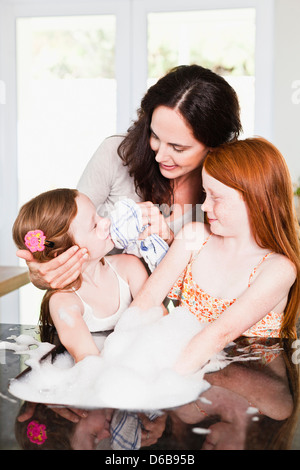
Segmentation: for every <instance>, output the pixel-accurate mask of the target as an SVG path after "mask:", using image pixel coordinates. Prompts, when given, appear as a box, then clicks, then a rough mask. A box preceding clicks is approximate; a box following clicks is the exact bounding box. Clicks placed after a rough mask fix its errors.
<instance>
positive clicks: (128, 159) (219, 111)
mask: <svg viewBox="0 0 300 470" xmlns="http://www.w3.org/2000/svg"><path fill="white" fill-rule="evenodd" d="M158 106H167V107H169V108H171V109H175V108H176V109H178V110H179V111H180V113H181V115H182V116H183V118H184V119H185V121H186V123H187V125H188V126H189V127H190V128H191V129H192V131H193V135H194V137H195V138H196V139H197V140H198V141H199V142H201V143H202V144H204V145H205V146H207V147H217V146H219V145H220V144H222V143H225V142H230V141H232V140H235V139H237V137H238V135H239V133H240V132H241V129H242V126H241V122H240V107H239V102H238V98H237V95H236V93H235V91H234V90H233V88H232V87H231V86H230V85H229V84H228V83H227V82H226V80H225V79H223V78H222V77H221V76H219V75H217V74H215V73H214V72H212V71H211V70H208V69H205V68H203V67H201V66H199V65H181V66H179V67H176V68H175V69H173V70H171V71H170V72H169V73H168V74H167V75H165V76H164V77H163V78H161V79H160V80H158V82H157V83H156V84H155V85H153V86H152V87H151V88H149V90H148V91H147V93H146V95H145V96H144V98H143V100H142V102H141V107H140V109H139V110H138V118H137V120H136V121H135V122H134V123H133V125H132V126H131V127H130V128H129V129H128V134H127V136H126V137H125V139H124V140H123V141H122V143H121V144H120V146H119V149H118V153H119V155H120V157H121V159H122V160H123V162H124V165H126V166H128V169H129V174H130V175H131V176H133V178H134V183H135V189H136V192H137V194H139V196H140V197H141V198H142V200H144V201H148V200H149V201H152V202H153V203H155V204H163V203H165V204H169V205H171V204H172V202H173V201H172V197H171V196H172V180H169V179H167V178H165V177H163V176H162V174H161V173H160V170H159V166H158V164H157V162H156V161H155V153H154V152H153V150H152V149H151V147H150V143H149V139H150V124H151V119H152V114H153V111H154V109H156V108H157V107H158ZM200 186H201V184H200ZM199 202H200V201H199Z"/></svg>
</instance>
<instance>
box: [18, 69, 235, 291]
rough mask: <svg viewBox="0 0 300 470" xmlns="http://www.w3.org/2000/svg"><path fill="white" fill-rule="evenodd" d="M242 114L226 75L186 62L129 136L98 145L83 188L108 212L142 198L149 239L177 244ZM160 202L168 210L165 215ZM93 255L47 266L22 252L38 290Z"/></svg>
mask: <svg viewBox="0 0 300 470" xmlns="http://www.w3.org/2000/svg"><path fill="white" fill-rule="evenodd" d="M239 111H240V110H239V103H238V99H237V96H236V93H235V91H234V90H233V89H232V88H231V86H230V85H229V84H228V83H227V82H226V81H225V80H224V79H223V78H222V77H220V76H218V75H216V74H215V73H213V72H211V71H210V70H207V69H204V68H203V67H201V66H198V65H191V66H179V67H177V68H175V69H173V70H172V71H171V72H170V73H168V74H167V75H166V76H165V77H163V78H161V79H160V80H159V81H158V82H157V83H156V84H155V85H154V86H152V87H151V88H150V89H149V90H148V91H147V93H146V95H145V96H144V98H143V100H142V103H141V108H140V109H139V111H138V118H137V120H136V122H134V124H133V125H132V126H131V127H130V129H129V131H128V134H127V135H126V136H125V137H120V136H118V137H117V136H115V137H111V138H109V139H106V140H105V141H104V143H103V144H102V145H101V146H100V147H99V148H98V150H97V151H96V153H95V154H94V156H93V157H92V159H91V161H90V162H89V163H88V165H87V168H86V169H85V171H84V173H83V175H82V177H81V179H80V181H79V184H78V189H79V190H80V191H81V192H83V193H85V194H87V195H88V196H89V197H90V199H91V200H92V201H93V203H94V204H95V206H96V208H97V211H98V213H99V214H100V215H102V216H107V214H108V213H109V212H110V210H111V209H112V207H113V205H114V203H115V202H116V201H117V200H119V199H121V198H124V197H129V198H132V199H134V200H135V201H137V202H141V203H142V204H141V209H142V213H143V217H144V221H145V223H147V224H149V227H148V230H145V231H144V233H143V237H147V236H148V235H149V234H151V233H157V234H158V235H160V236H161V237H162V238H163V239H164V240H167V241H168V243H169V244H170V243H171V242H172V240H173V236H174V234H176V233H177V232H178V231H179V230H180V229H181V227H182V225H184V224H185V223H186V222H188V221H191V220H193V219H195V210H196V205H197V204H199V203H200V202H201V196H202V189H201V184H199V176H201V167H202V163H203V160H204V159H205V157H206V155H207V153H208V151H209V149H210V148H213V147H217V146H218V145H220V144H222V143H224V142H229V141H232V140H235V139H236V138H237V137H238V135H239V133H240V131H241V123H240V116H239ZM149 201H150V202H149ZM157 205H159V206H160V208H161V207H162V205H164V207H165V208H167V209H168V210H167V211H165V214H164V215H162V214H161V212H160V210H159V208H158V207H157ZM192 208H193V210H192ZM196 212H197V211H196ZM198 218H199V217H198ZM74 253H75V254H74ZM85 253H86V251H85V250H79V249H78V247H72V248H71V249H70V250H69V251H68V252H66V253H64V254H63V255H62V256H61V257H57V258H56V259H55V260H52V261H51V262H50V263H49V264H48V263H47V264H44V265H43V266H40V265H39V264H38V263H35V262H33V258H32V257H31V255H30V253H26V252H24V251H22V252H18V253H17V254H18V256H20V257H23V258H24V259H26V260H27V262H28V267H29V270H30V273H31V279H32V282H33V283H34V284H35V285H36V286H37V287H41V288H47V287H49V286H51V287H52V288H57V287H64V286H65V285H67V284H69V283H70V282H72V280H74V279H76V278H77V277H78V274H79V273H80V269H81V264H82V262H83V260H82V257H83V256H84V254H85Z"/></svg>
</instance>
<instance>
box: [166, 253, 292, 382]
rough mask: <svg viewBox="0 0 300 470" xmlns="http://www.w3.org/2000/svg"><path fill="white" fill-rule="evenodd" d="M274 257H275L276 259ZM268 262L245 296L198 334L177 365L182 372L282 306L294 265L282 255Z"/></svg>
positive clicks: (201, 362) (190, 370)
mask: <svg viewBox="0 0 300 470" xmlns="http://www.w3.org/2000/svg"><path fill="white" fill-rule="evenodd" d="M272 258H273V259H272ZM272 258H270V259H269V260H268V262H265V263H264V266H263V268H262V269H261V271H260V273H259V274H258V275H257V276H256V278H255V279H254V281H253V282H252V284H251V286H250V287H249V288H247V289H246V290H245V292H244V294H243V295H241V297H240V298H239V299H237V300H236V302H235V303H234V304H233V305H231V306H230V307H229V308H228V309H227V310H226V311H225V312H224V313H223V314H222V315H221V316H220V318H218V319H217V320H215V321H214V322H213V323H209V324H208V325H207V326H206V327H205V328H204V329H203V330H202V331H201V332H200V333H198V334H197V335H195V336H194V337H193V338H192V340H191V341H190V342H189V344H188V345H187V347H186V348H185V350H184V351H183V352H182V354H181V355H180V357H179V359H178V361H177V364H176V366H175V368H176V370H177V372H179V373H180V374H190V373H194V372H196V371H197V370H198V369H200V368H201V367H202V366H203V365H204V364H206V362H207V361H208V360H209V359H210V358H211V357H213V356H214V355H215V354H217V353H218V352H220V351H222V350H223V349H224V348H225V346H226V345H227V344H228V343H230V342H231V341H233V340H235V339H236V338H238V337H239V336H241V335H242V334H243V333H244V332H245V331H247V330H248V329H249V328H250V327H251V326H253V325H255V324H256V323H257V322H258V321H260V320H261V319H262V318H263V317H264V316H266V315H267V314H268V313H269V312H270V311H272V310H275V311H276V307H277V306H279V305H281V309H280V311H282V310H283V308H282V305H283V303H284V302H285V299H286V298H287V296H288V293H289V290H290V288H291V286H292V285H293V283H294V282H295V278H296V271H295V267H294V265H293V264H292V263H291V262H290V261H289V260H288V259H287V258H286V257H284V256H282V255H274V256H273V257H272Z"/></svg>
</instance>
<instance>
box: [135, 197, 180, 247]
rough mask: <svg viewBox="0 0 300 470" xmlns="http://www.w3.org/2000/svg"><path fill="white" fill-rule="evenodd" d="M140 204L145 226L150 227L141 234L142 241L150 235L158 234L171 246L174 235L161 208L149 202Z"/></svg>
mask: <svg viewBox="0 0 300 470" xmlns="http://www.w3.org/2000/svg"><path fill="white" fill-rule="evenodd" d="M138 204H139V206H140V208H141V211H142V222H143V225H148V227H146V229H145V230H144V231H143V233H141V235H140V239H141V240H144V239H145V238H147V237H148V236H149V235H151V234H153V233H156V234H157V235H159V236H160V237H161V238H162V239H163V240H165V241H166V242H167V243H168V244H169V245H170V244H171V243H172V242H173V240H174V233H173V232H172V230H171V229H170V227H169V225H168V224H167V222H166V220H165V218H164V216H163V215H162V213H161V212H160V210H159V208H158V207H157V206H155V205H154V204H153V203H152V202H149V201H148V202H140V203H138Z"/></svg>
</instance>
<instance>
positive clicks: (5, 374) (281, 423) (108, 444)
mask: <svg viewBox="0 0 300 470" xmlns="http://www.w3.org/2000/svg"><path fill="white" fill-rule="evenodd" d="M19 335H29V336H32V337H34V338H36V339H37V340H39V331H38V329H37V327H34V326H24V325H9V324H1V325H0V340H1V341H7V340H8V341H9V338H14V337H18V336H19ZM298 349H300V346H299V345H298V342H291V343H288V342H285V343H279V342H278V340H276V339H271V338H268V339H264V340H255V339H250V340H249V339H246V338H239V340H237V341H236V342H235V344H234V345H232V346H230V348H229V349H227V350H226V354H227V355H228V357H234V358H236V357H237V356H241V357H243V358H244V359H241V360H235V361H232V362H230V363H229V364H228V365H226V367H224V368H222V369H221V370H217V371H215V372H210V373H208V374H206V375H205V380H206V381H207V382H209V384H210V386H209V388H208V389H207V390H205V391H204V392H203V393H201V395H200V397H199V398H198V399H197V400H195V401H193V402H191V403H186V404H184V405H182V406H177V407H171V408H167V409H164V410H159V412H155V411H154V410H140V409H139V410H137V411H132V410H131V411H128V410H126V409H121V410H120V409H105V408H99V409H93V408H92V409H88V410H86V411H84V412H85V413H86V415H87V416H86V417H83V418H78V417H77V416H76V419H79V421H78V423H73V422H72V421H71V420H70V419H66V416H67V413H69V412H71V413H72V418H73V417H74V412H72V410H70V409H69V407H68V403H66V406H64V407H62V406H60V407H59V408H55V407H53V405H52V406H47V405H45V404H42V403H40V404H31V403H29V402H23V401H22V400H20V399H18V398H16V397H15V396H13V395H11V394H10V392H9V391H8V384H9V381H10V380H11V379H13V378H15V377H17V376H19V374H20V373H22V372H23V371H24V370H27V369H28V367H27V365H26V364H25V361H26V357H24V355H23V354H16V353H15V352H14V351H10V350H7V349H5V350H4V349H3V350H1V349H0V450H11V449H13V450H22V449H30V450H42V449H47V450H48V449H50V450H56V449H67V450H72V449H87V450H90V449H95V450H101V451H104V450H105V451H108V450H114V451H117V450H118V449H123V448H124V447H122V446H123V444H124V443H125V444H124V445H125V447H126V445H127V446H128V447H127V448H128V450H129V448H130V447H131V449H134V452H137V454H134V455H138V452H139V449H145V450H149V451H151V453H152V454H153V455H159V454H160V453H163V452H165V451H173V452H174V451H176V452H181V453H182V452H183V453H185V455H189V453H191V455H192V453H195V452H197V451H198V450H199V451H200V450H210V449H216V450H217V449H218V450H228V449H230V450H242V449H243V450H262V449H263V450H267V449H268V450H269V449H271V450H275V449H276V450H277V449H284V450H288V449H300V433H299V430H298V428H299V426H298V422H299V417H298V401H299V400H298V399H299V374H298V362H299V361H298V359H300V352H299V354H298ZM57 351H58V353H59V349H58V350H57ZM245 357H247V360H245ZM75 385H76V384H75ZM171 394H172V390H170V396H171ZM82 411H83V410H80V411H79V412H82ZM67 417H68V416H67ZM41 423H42V425H41ZM123 423H126V425H124V426H123V428H122V430H121V427H122V426H121V424H122V425H123ZM45 436H46V437H45ZM116 455H117V454H116ZM126 455H129V454H126ZM130 455H132V454H130ZM114 458H116V457H114ZM153 458H154V457H153ZM185 458H186V457H185ZM117 463H118V462H117ZM148 463H149V462H148ZM151 463H154V462H151ZM173 463H176V462H173Z"/></svg>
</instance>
